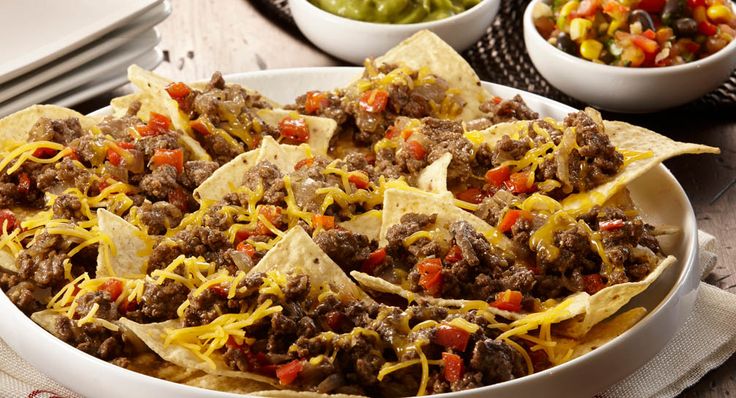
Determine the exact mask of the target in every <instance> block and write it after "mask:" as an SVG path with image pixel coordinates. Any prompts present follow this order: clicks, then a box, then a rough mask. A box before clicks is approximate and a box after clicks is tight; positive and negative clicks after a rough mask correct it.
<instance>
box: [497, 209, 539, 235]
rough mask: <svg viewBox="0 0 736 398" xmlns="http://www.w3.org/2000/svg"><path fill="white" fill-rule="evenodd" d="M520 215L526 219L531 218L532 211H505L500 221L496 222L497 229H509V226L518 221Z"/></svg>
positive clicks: (506, 230)
mask: <svg viewBox="0 0 736 398" xmlns="http://www.w3.org/2000/svg"><path fill="white" fill-rule="evenodd" d="M521 217H523V218H525V219H527V220H531V219H532V213H530V212H528V211H526V210H516V209H510V210H509V211H507V212H506V214H504V215H503V218H502V219H501V222H500V223H498V230H499V231H501V232H502V233H504V232H509V231H511V227H513V226H514V224H516V221H518V220H519V218H521Z"/></svg>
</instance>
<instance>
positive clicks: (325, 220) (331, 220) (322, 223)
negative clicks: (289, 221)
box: [312, 214, 335, 229]
mask: <svg viewBox="0 0 736 398" xmlns="http://www.w3.org/2000/svg"><path fill="white" fill-rule="evenodd" d="M312 227H314V228H317V227H320V228H322V229H332V228H335V217H332V216H322V215H319V214H315V215H313V216H312Z"/></svg>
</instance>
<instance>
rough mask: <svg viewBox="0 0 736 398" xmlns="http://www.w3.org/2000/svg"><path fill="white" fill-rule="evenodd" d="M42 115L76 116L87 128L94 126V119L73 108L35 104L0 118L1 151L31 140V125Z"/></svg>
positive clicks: (53, 117)
mask: <svg viewBox="0 0 736 398" xmlns="http://www.w3.org/2000/svg"><path fill="white" fill-rule="evenodd" d="M42 117H45V118H49V119H68V118H71V117H74V118H77V119H79V123H80V124H81V125H82V128H83V129H85V130H87V129H90V128H91V127H92V126H94V120H93V119H91V118H88V117H87V116H84V115H82V114H81V113H79V112H76V111H73V110H71V109H67V108H62V107H60V106H56V105H33V106H30V107H28V108H26V109H23V110H20V111H18V112H15V113H13V114H10V115H8V116H5V117H4V118H2V119H0V152H3V151H8V150H10V149H11V148H14V147H16V146H18V145H20V144H25V143H27V142H29V141H30V139H29V133H30V132H31V127H33V125H34V124H36V122H37V121H38V119H40V118H42Z"/></svg>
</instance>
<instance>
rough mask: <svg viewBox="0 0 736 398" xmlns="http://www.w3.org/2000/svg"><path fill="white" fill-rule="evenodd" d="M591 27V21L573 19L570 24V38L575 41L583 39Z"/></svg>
mask: <svg viewBox="0 0 736 398" xmlns="http://www.w3.org/2000/svg"><path fill="white" fill-rule="evenodd" d="M592 27H593V21H591V20H588V19H585V18H575V19H573V20H572V22H570V38H571V39H573V40H575V41H577V40H579V39H585V37H586V36H587V35H588V30H590V28H592Z"/></svg>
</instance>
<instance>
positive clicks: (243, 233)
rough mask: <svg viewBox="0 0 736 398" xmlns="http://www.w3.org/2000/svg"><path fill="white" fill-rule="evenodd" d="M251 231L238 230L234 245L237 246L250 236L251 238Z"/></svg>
mask: <svg viewBox="0 0 736 398" xmlns="http://www.w3.org/2000/svg"><path fill="white" fill-rule="evenodd" d="M253 235H254V234H253V231H251V230H249V229H245V228H242V229H240V230H238V232H236V233H235V244H236V245H238V244H240V242H242V241H244V240H247V239H248V238H250V237H251V236H253Z"/></svg>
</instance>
